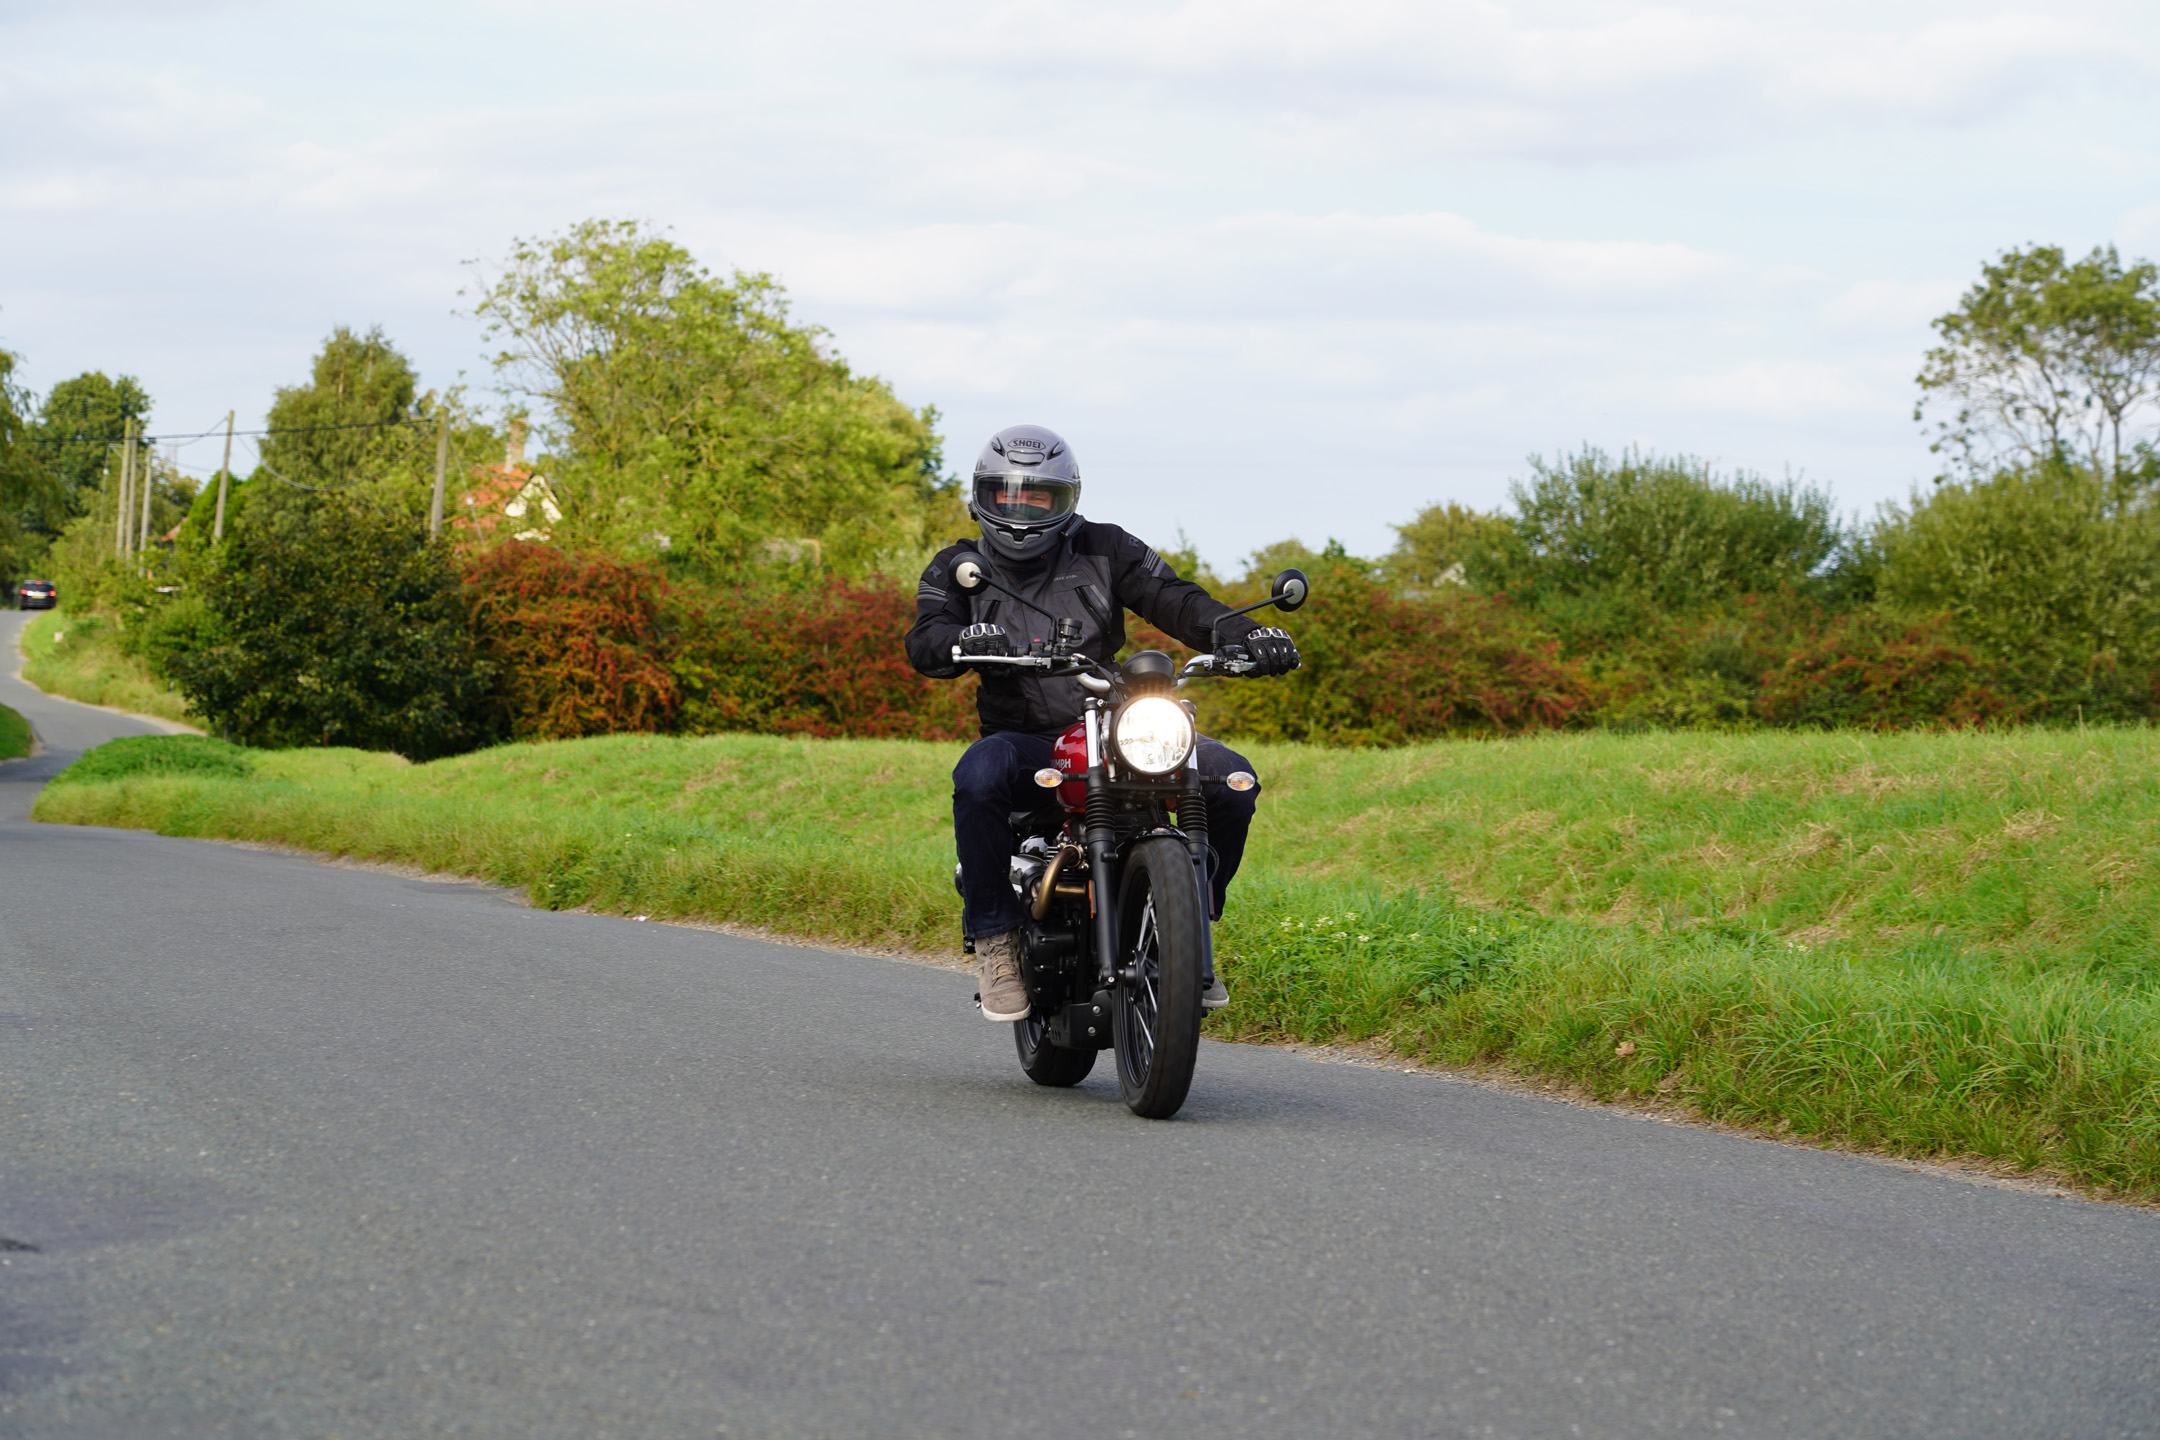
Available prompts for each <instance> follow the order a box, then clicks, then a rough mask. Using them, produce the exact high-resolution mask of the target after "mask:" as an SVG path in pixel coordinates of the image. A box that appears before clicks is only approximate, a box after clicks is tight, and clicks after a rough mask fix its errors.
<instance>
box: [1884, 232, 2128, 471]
mask: <svg viewBox="0 0 2160 1440" xmlns="http://www.w3.org/2000/svg"><path fill="white" fill-rule="evenodd" d="M1980 273H1981V279H1980V283H1979V284H1977V285H1975V286H1973V287H1972V289H1970V290H1968V291H1966V292H1965V296H1964V298H1963V299H1962V300H1961V301H1960V302H1959V304H1958V308H1957V309H1955V310H1953V311H1951V312H1950V313H1949V314H1947V315H1944V316H1942V317H1940V318H1939V319H1937V320H1936V321H1935V331H1936V333H1937V334H1938V335H1939V336H1940V337H1941V339H1942V343H1941V344H1939V345H1937V346H1936V347H1935V348H1934V349H1932V350H1930V351H1929V352H1928V354H1927V361H1926V363H1925V364H1924V365H1923V366H1922V367H1921V370H1920V374H1919V377H1918V381H1919V385H1920V400H1919V403H1918V404H1917V405H1916V406H1915V407H1914V409H1913V418H1914V419H1915V420H1925V419H1926V417H1927V416H1928V415H1929V414H1930V413H1932V414H1933V415H1934V416H1935V419H1934V430H1935V441H1934V444H1933V446H1932V448H1933V449H1934V450H1935V452H1936V453H1938V454H1945V455H1947V456H1948V457H1949V460H1950V464H1951V467H1952V471H1953V473H1958V474H1963V475H1965V476H1967V477H1972V476H1978V475H1984V474H1987V473H1988V472H1989V471H1991V470H1993V469H1995V468H1996V467H1998V466H2000V465H2004V464H2018V465H2030V464H2036V463H2040V462H2044V461H2047V460H2050V459H2052V458H2053V457H2055V456H2057V455H2064V456H2068V457H2070V458H2072V459H2074V460H2077V461H2079V462H2081V463H2083V464H2085V465H2086V466H2088V467H2090V468H2091V469H2092V471H2093V472H2094V473H2095V474H2096V475H2100V476H2109V475H2114V474H2116V473H2118V472H2120V471H2123V470H2124V469H2125V468H2126V467H2128V468H2137V467H2139V466H2142V465H2145V464H2148V463H2150V456H2151V452H2150V442H2151V438H2152V437H2151V433H2150V428H2149V427H2150V425H2151V422H2152V421H2153V420H2154V418H2155V417H2156V415H2160V271H2156V270H2155V268H2154V267H2153V266H2152V265H2151V264H2150V263H2145V264H2138V265H2132V266H2129V267H2127V268H2125V267H2124V265H2123V263H2122V261H2121V259H2120V258H2119V257H2118V256H2117V255H2116V253H2115V247H2113V246H2112V245H2110V246H2104V247H2101V248H2098V249H2095V250H2094V251H2093V252H2092V253H2091V254H2090V255H2088V256H2086V257H2085V258H2084V259H2083V260H2079V261H2075V262H2072V261H2069V260H2066V259H2065V258H2064V255H2063V252H2062V250H2061V249H2060V248H2059V247H2057V246H2053V245H2034V246H2032V247H2030V248H2028V249H2024V250H2010V251H2006V252H2004V254H2003V256H2002V258H2001V259H2000V260H1998V261H1996V262H1995V263H1993V264H1991V265H1983V266H1982V267H1981V272H1980Z"/></svg>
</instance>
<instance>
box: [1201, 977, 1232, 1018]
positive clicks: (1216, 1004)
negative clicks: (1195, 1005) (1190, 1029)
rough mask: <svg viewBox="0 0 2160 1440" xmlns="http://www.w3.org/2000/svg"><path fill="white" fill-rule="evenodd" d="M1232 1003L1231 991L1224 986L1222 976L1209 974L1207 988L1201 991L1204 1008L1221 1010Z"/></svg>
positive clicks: (1202, 1006)
mask: <svg viewBox="0 0 2160 1440" xmlns="http://www.w3.org/2000/svg"><path fill="white" fill-rule="evenodd" d="M1229 1003H1230V992H1229V991H1228V990H1225V989H1224V988H1223V983H1222V976H1220V975H1210V976H1208V982H1207V988H1206V989H1205V990H1202V991H1201V992H1200V1008H1201V1009H1202V1010H1220V1009H1222V1007H1223V1006H1225V1005H1227V1004H1229Z"/></svg>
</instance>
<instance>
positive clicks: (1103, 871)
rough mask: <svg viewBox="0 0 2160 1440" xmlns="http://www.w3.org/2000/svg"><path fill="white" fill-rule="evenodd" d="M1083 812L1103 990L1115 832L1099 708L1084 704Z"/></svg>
mask: <svg viewBox="0 0 2160 1440" xmlns="http://www.w3.org/2000/svg"><path fill="white" fill-rule="evenodd" d="M1084 721H1085V724H1086V726H1087V766H1088V768H1087V809H1086V810H1085V811H1084V812H1083V816H1084V824H1085V827H1086V828H1085V830H1084V831H1083V834H1084V836H1085V838H1086V840H1087V857H1088V888H1089V889H1090V890H1091V891H1092V892H1093V894H1092V896H1091V897H1090V898H1091V900H1092V905H1091V907H1090V908H1091V909H1092V910H1093V911H1094V919H1095V969H1096V974H1097V977H1098V980H1099V982H1100V984H1101V985H1102V987H1103V988H1104V989H1106V990H1107V989H1110V988H1111V987H1113V986H1114V985H1116V983H1117V962H1118V943H1117V912H1116V910H1115V909H1114V908H1112V907H1113V906H1115V904H1116V903H1117V901H1116V897H1117V885H1116V883H1115V881H1116V876H1115V875H1113V874H1112V873H1111V867H1112V865H1113V864H1114V863H1115V862H1114V861H1113V860H1112V859H1111V858H1110V857H1111V852H1112V851H1113V849H1114V848H1115V847H1116V845H1117V829H1116V827H1115V826H1113V825H1112V824H1111V823H1110V774H1109V771H1108V769H1107V768H1106V767H1105V766H1104V764H1103V749H1104V746H1103V743H1102V706H1101V704H1100V703H1099V702H1097V701H1096V700H1095V699H1094V698H1092V697H1090V698H1089V700H1088V702H1087V714H1086V716H1085V717H1084Z"/></svg>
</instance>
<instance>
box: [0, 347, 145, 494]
mask: <svg viewBox="0 0 2160 1440" xmlns="http://www.w3.org/2000/svg"><path fill="white" fill-rule="evenodd" d="M149 418H150V395H149V392H147V391H145V390H144V389H143V387H142V382H141V381H140V380H137V379H136V378H135V377H134V376H132V375H122V376H121V377H119V378H118V379H117V380H116V379H113V378H111V377H109V376H107V375H106V374H105V373H104V372H103V371H102V370H89V371H85V372H84V373H82V374H80V375H77V376H74V377H73V378H72V379H67V380H62V381H61V382H60V383H59V384H57V385H55V386H53V388H52V389H51V391H50V392H48V393H47V394H46V396H45V403H44V404H42V405H40V406H39V407H38V413H37V420H36V421H35V423H33V424H32V425H31V427H30V433H31V435H32V437H33V438H34V439H35V440H36V441H37V444H38V448H39V449H40V450H41V451H43V452H44V453H45V454H46V455H47V456H48V457H49V463H50V464H51V467H52V470H53V473H54V476H55V477H56V478H57V480H58V482H59V486H60V499H61V503H62V505H63V506H64V507H65V509H64V515H63V519H65V518H72V517H73V516H76V515H81V514H83V513H84V512H85V511H87V510H88V509H90V507H91V504H92V497H93V496H94V494H95V493H96V492H97V491H98V490H99V489H100V488H102V487H103V486H104V485H105V484H106V481H107V475H108V473H109V472H110V470H111V469H112V468H113V467H114V466H116V465H117V464H118V457H119V453H120V442H121V439H122V437H123V436H124V435H125V433H126V430H127V422H128V421H130V420H132V421H134V422H135V429H136V433H137V434H141V433H142V430H143V426H144V425H145V423H146V422H147V421H148V420H149ZM138 458H140V457H138Z"/></svg>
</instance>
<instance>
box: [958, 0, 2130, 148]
mask: <svg viewBox="0 0 2160 1440" xmlns="http://www.w3.org/2000/svg"><path fill="white" fill-rule="evenodd" d="M1540 8H1556V7H1537V6H1531V5H1501V4H1496V3H1492V0H1444V3H1433V0H1335V3H1332V4H1327V5H1318V4H1312V3H1307V0H1185V3H1182V4H1177V5H1172V6H1169V7H1143V8H1140V9H1137V10H1136V9H1132V8H1126V7H1118V6H1111V5H1104V4H1100V3H1081V0H1028V3H1019V4H1011V5H1006V6H1002V7H999V8H998V9H996V10H994V11H993V12H992V13H991V16H990V18H989V20H988V21H987V22H986V23H985V22H970V23H968V24H965V25H956V26H954V27H952V28H950V29H947V30H945V31H941V32H939V33H938V34H936V35H935V37H934V38H933V39H931V40H929V41H926V42H924V44H923V48H924V49H925V50H926V51H929V52H934V53H936V54H939V55H943V56H948V57H951V58H952V59H954V60H956V61H958V62H961V63H965V64H967V65H968V66H970V67H971V68H972V69H973V70H974V71H975V72H976V73H978V74H981V75H983V76H985V77H992V78H996V77H1009V78H1018V77H1023V76H1024V77H1028V78H1030V79H1040V80H1044V81H1047V82H1049V83H1050V84H1053V85H1054V84H1056V83H1058V82H1059V80H1061V79H1064V78H1066V77H1071V76H1074V75H1080V76H1089V77H1095V78H1106V79H1111V80H1124V81H1128V82H1151V83H1154V84H1156V85H1158V86H1160V87H1162V89H1163V91H1164V92H1165V99H1166V100H1173V101H1174V99H1175V98H1176V96H1177V95H1178V94H1179V93H1180V92H1188V91H1193V90H1197V91H1200V92H1203V93H1204V94H1205V95H1206V97H1207V99H1208V101H1209V103H1210V104H1213V105H1218V106H1233V107H1236V108H1240V109H1243V110H1246V111H1248V112H1253V113H1258V114H1263V115H1267V116H1270V117H1272V120H1271V127H1272V133H1273V134H1274V135H1275V136H1276V137H1277V138H1278V139H1279V140H1280V141H1281V142H1282V143H1284V144H1287V145H1290V146H1293V147H1295V148H1298V149H1301V150H1305V151H1314V152H1332V153H1336V154H1339V155H1346V156H1347V155H1357V154H1363V155H1365V156H1368V157H1369V156H1373V155H1380V154H1393V153H1400V152H1402V151H1404V150H1420V149H1422V150H1432V151H1440V152H1448V153H1461V154H1488V155H1523V156H1537V157H1542V158H1547V159H1557V160H1565V161H1572V162H1582V161H1588V160H1594V159H1599V158H1613V157H1648V156H1652V155H1673V154H1689V153H1698V152H1702V151H1707V150H1715V149H1721V148H1725V147H1729V146H1733V145H1736V144H1740V143H1744V142H1746V141H1748V140H1750V139H1759V138H1762V137H1766V136H1771V135H1777V134H1788V133H1791V132H1793V131H1795V130H1796V129H1799V128H1801V127H1804V126H1811V125H1820V124H1823V123H1840V124H1848V125H1853V124H1872V123H1880V122H1882V121H1884V120H1893V121H1897V120H1902V121H1922V122H1929V123H1970V122H1972V121H1975V120H1978V119H1981V118H1984V117H1987V116H1991V115H1995V114H1999V113H2002V112H2003V111H2005V110H2007V109H2008V108H2009V107H2011V106H2014V105H2015V104H2017V103H2018V102H2020V101H2021V100H2023V99H2025V98H2027V97H2029V96H2031V95H2033V94H2036V93H2039V92H2041V91H2044V90H2047V89H2050V88H2054V89H2058V90H2068V89H2069V88H2071V87H2073V86H2077V85H2089V84H2090V83H2091V82H2092V80H2093V79H2094V78H2095V66H2096V65H2099V66H2100V67H2101V69H2102V71H2103V72H2106V71H2114V72H2118V78H2120V79H2122V80H2125V81H2131V80H2133V77H2135V76H2136V75H2137V72H2139V71H2141V70H2142V71H2143V72H2144V75H2143V79H2144V80H2145V81H2147V82H2149V79H2150V76H2151V68H2150V66H2149V65H2137V64H2133V63H2131V62H2129V61H2127V60H2125V59H2124V58H2123V56H2122V53H2121V49H2120V46H2119V45H2118V44H2116V43H2115V42H2114V41H2113V40H2112V39H2111V37H2110V36H2109V35H2108V34H2107V33H2106V31H2105V30H2104V29H2103V28H2102V27H2099V26H2095V25H2092V24H2087V23H2083V22H2080V21H2079V20H2077V19H2075V18H2071V17H2068V16H2065V15H2064V14H2062V13H2061V12H2060V11H2059V10H2051V11H2041V10H2037V9H2029V10H2016V9H2010V10H2002V11H1998V12H1996V13H1994V14H1987V15H1973V14H1970V13H1969V11H1968V10H1967V9H1965V8H1962V7H1951V6H1934V7H1929V8H1932V9H1935V10H1937V11H1939V12H1944V18H1938V19H1923V20H1917V21H1914V22H1909V23H1905V24H1902V25H1901V24H1899V23H1898V22H1897V20H1896V19H1895V18H1894V16H1891V15H1881V14H1871V15H1868V16H1867V17H1866V18H1865V19H1864V20H1861V21H1858V22H1857V23H1856V22H1855V21H1852V20H1845V19H1843V18H1842V17H1838V16H1836V15H1835V13H1834V12H1833V11H1830V10H1829V9H1827V8H1826V7H1820V6H1817V7H1778V8H1771V7H1764V6H1752V5H1727V6H1708V7H1705V6H1693V7H1680V6H1671V5H1667V6H1649V7H1644V6H1623V5H1613V4H1602V5H1589V6H1579V7H1578V6H1570V7H1566V8H1565V10H1564V11H1563V13H1562V14H1561V15H1560V16H1559V17H1558V18H1555V19H1552V20H1541V19H1539V18H1537V17H1536V11H1537V10H1538V9H1540Z"/></svg>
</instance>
